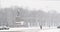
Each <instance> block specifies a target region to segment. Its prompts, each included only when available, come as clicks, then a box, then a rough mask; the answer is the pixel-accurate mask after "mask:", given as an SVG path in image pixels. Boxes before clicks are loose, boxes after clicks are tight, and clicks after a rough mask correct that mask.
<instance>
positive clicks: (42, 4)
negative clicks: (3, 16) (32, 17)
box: [0, 0, 60, 12]
mask: <svg viewBox="0 0 60 32" xmlns="http://www.w3.org/2000/svg"><path fill="white" fill-rule="evenodd" d="M0 1H1V4H0V6H1V7H2V8H6V7H11V6H19V7H21V6H22V7H23V8H26V7H28V9H31V10H33V9H36V10H39V9H40V10H44V11H45V12H47V11H50V10H56V11H57V12H60V1H59V0H0Z"/></svg>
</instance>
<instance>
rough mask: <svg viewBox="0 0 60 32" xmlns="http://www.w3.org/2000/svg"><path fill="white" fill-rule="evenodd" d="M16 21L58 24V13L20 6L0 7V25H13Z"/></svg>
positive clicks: (48, 24)
mask: <svg viewBox="0 0 60 32" xmlns="http://www.w3.org/2000/svg"><path fill="white" fill-rule="evenodd" d="M18 21H25V22H26V23H28V22H29V23H32V24H34V25H36V24H37V23H39V24H40V25H42V26H58V25H60V14H58V13H52V14H51V13H46V12H44V11H42V10H38V11H36V10H33V11H30V10H28V9H23V8H21V7H14V8H13V7H11V8H3V9H0V25H6V26H15V24H16V22H18ZM32 24H31V25H32ZM26 25H27V24H26Z"/></svg>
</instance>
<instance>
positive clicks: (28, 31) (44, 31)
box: [0, 27, 60, 32]
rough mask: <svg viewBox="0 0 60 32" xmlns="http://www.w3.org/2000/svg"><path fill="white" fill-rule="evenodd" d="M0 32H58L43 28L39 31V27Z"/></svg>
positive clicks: (58, 31)
mask: <svg viewBox="0 0 60 32" xmlns="http://www.w3.org/2000/svg"><path fill="white" fill-rule="evenodd" d="M0 32H60V29H57V28H50V29H48V28H45V29H40V28H39V27H38V28H36V27H29V28H10V29H9V30H0Z"/></svg>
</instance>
